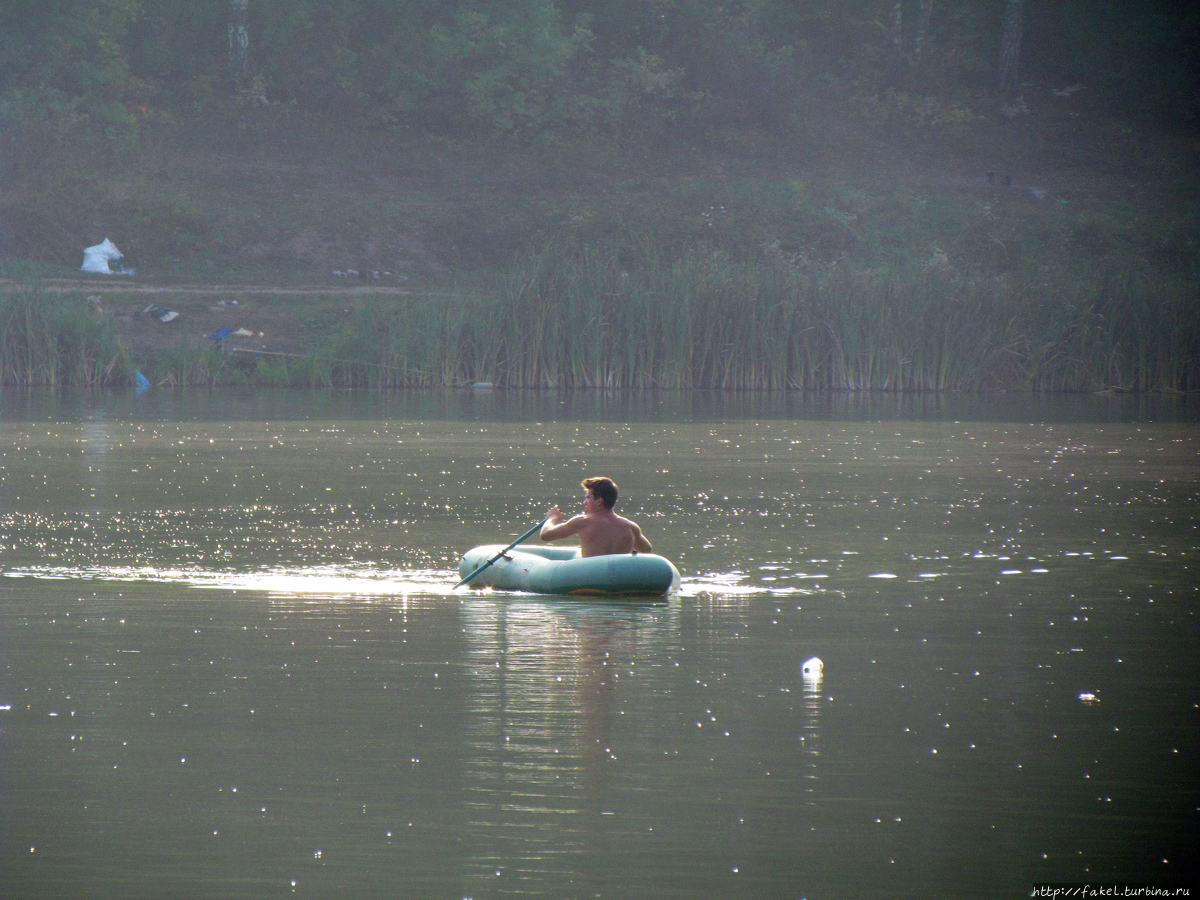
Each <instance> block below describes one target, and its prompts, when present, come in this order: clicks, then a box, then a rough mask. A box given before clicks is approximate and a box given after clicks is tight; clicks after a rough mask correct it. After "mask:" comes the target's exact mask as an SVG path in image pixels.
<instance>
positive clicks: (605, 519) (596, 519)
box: [542, 477, 651, 556]
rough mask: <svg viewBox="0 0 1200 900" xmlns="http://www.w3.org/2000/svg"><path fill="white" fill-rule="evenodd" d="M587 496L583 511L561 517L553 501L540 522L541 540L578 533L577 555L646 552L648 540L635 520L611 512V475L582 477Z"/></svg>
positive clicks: (613, 489) (614, 492)
mask: <svg viewBox="0 0 1200 900" xmlns="http://www.w3.org/2000/svg"><path fill="white" fill-rule="evenodd" d="M583 487H584V488H586V489H587V497H585V498H584V501H583V515H581V516H573V517H572V518H570V519H568V520H567V521H565V522H564V521H562V518H563V511H562V510H561V509H559V508H558V506H557V505H555V506H552V507H550V510H549V512H547V513H546V524H545V525H543V526H542V540H543V541H557V540H559V539H561V538H565V537H570V536H571V535H573V534H577V535H579V555H580V556H607V555H609V554H612V553H632V552H634V551H635V550H640V551H641V552H642V553H649V552H650V549H651V548H650V542H649V541H648V540H646V538H645V536H644V535H643V534H642V529H640V528H638V526H637V523H636V522H631V521H630V520H629V519H626V518H625V517H624V516H618V515H617V514H616V513H615V512H613V507H614V506H615V505H616V503H617V485H616V483H615V482H614V481H613V480H612V479H611V478H602V477H601V478H585V479H583Z"/></svg>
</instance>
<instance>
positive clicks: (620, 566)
mask: <svg viewBox="0 0 1200 900" xmlns="http://www.w3.org/2000/svg"><path fill="white" fill-rule="evenodd" d="M503 549H504V545H503V544H487V545H484V546H482V547H475V548H474V549H472V550H468V551H467V552H466V553H465V554H463V558H462V562H460V563H459V565H458V571H459V574H460V575H462V577H463V578H466V577H467V576H468V575H470V574H471V573H472V572H474V571H475V570H476V569H478V568H479V567H480V566H482V565H483V564H484V563H486V562H487V561H488V560H489V559H491V558H492V557H493V556H495V555H496V554H497V553H499V552H500V551H501V550H503ZM470 585H471V587H491V588H496V589H498V590H502V591H529V592H530V593H534V594H665V593H667V592H668V591H670V590H672V589H674V588H677V587H678V586H679V571H678V570H677V569H676V568H675V566H674V565H673V564H672V563H671V561H670V560H667V559H664V558H663V557H661V556H658V555H656V554H654V553H621V554H613V555H610V556H588V557H581V556H580V555H579V548H578V547H514V548H513V549H511V550H509V551H508V552H507V553H505V554H504V555H503V556H501V557H500V558H499V559H497V560H496V561H495V562H494V563H492V564H491V565H490V566H488V567H487V568H486V569H484V570H483V571H482V572H480V573H479V574H478V575H476V576H475V577H474V578H472V579H471V581H470Z"/></svg>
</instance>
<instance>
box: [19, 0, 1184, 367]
mask: <svg viewBox="0 0 1200 900" xmlns="http://www.w3.org/2000/svg"><path fill="white" fill-rule="evenodd" d="M1198 166H1200V6H1197V5H1195V4H1188V3H1179V2H1172V0H1143V2H1134V0H1126V2H1118V0H1054V2H1051V0H957V2H954V3H950V2H938V0H840V2H837V3H827V2H816V0H730V2H711V0H589V2H583V0H488V2H475V0H338V2H333V0H155V2H153V3H151V2H148V0H90V2H85V0H4V2H3V3H0V277H7V279H8V282H7V284H8V286H7V287H3V286H0V332H2V334H3V342H0V382H3V383H36V382H56V383H59V382H65V381H83V382H88V383H101V382H105V381H120V380H122V379H125V380H128V379H130V378H131V377H132V373H133V367H134V365H135V364H136V365H140V366H141V367H142V368H144V369H147V370H148V371H149V372H150V373H151V375H153V376H156V377H161V378H162V379H165V380H166V381H167V382H169V383H186V382H196V381H199V382H206V381H207V382H216V381H222V380H237V379H239V378H245V377H250V378H257V379H259V380H267V381H275V382H285V381H286V382H290V383H312V384H370V385H377V386H403V385H426V384H444V383H462V382H470V381H476V380H478V381H490V382H496V383H500V384H509V385H514V386H550V385H553V386H609V387H636V388H648V387H718V388H742V389H886V390H947V389H989V388H1009V389H1026V390H1101V389H1108V390H1164V391H1191V390H1196V389H1200V324H1197V323H1198V322H1200V293H1198V284H1200V277H1198V276H1200V273H1198V269H1200V267H1198V265H1197V259H1200V228H1198V225H1197V221H1198V219H1197V213H1196V211H1195V210H1196V201H1197V199H1198V198H1197V196H1196V195H1197V169H1198ZM106 236H111V237H113V238H114V239H115V240H117V241H118V243H119V244H120V245H121V248H122V250H123V251H124V252H125V253H126V258H127V259H128V260H129V261H131V263H136V264H137V266H138V268H139V270H140V272H141V275H140V277H142V278H147V277H153V278H158V279H159V280H160V282H162V283H164V284H166V283H169V282H171V281H172V279H174V281H176V282H178V281H180V280H189V281H197V280H200V281H206V280H207V281H216V280H223V281H229V280H230V279H234V280H237V279H241V280H242V281H256V282H261V281H262V280H263V279H275V280H276V281H277V282H279V283H285V282H286V283H291V282H289V281H288V279H289V278H293V281H294V277H307V278H309V280H310V281H311V279H313V278H318V279H319V278H326V279H328V277H329V274H330V272H331V271H332V270H337V271H339V272H340V271H342V270H344V269H345V270H351V271H356V272H357V271H359V270H363V271H376V272H377V273H378V272H380V271H382V272H386V273H387V275H388V276H393V275H398V273H400V272H403V273H404V274H403V276H402V277H403V278H404V280H405V282H406V285H407V288H408V289H407V290H406V292H405V293H404V295H403V296H402V297H400V298H398V299H397V298H393V299H387V300H385V299H380V298H376V299H375V300H372V301H371V302H356V303H355V304H353V305H352V307H351V305H347V304H346V303H345V302H343V300H341V299H337V300H331V301H330V303H329V307H330V308H329V309H325V308H321V309H316V308H309V307H304V308H303V309H301V308H300V305H299V304H300V301H299V300H298V299H296V298H292V301H288V300H287V299H286V298H283V299H280V300H278V301H277V302H276V308H275V313H276V319H275V321H276V324H279V323H281V322H282V321H283V320H284V318H287V317H290V319H291V322H292V324H291V330H292V332H293V335H292V336H293V337H294V338H295V340H294V341H293V342H292V343H291V344H288V345H286V346H285V345H283V344H276V345H275V347H276V348H277V349H279V348H281V347H282V348H283V350H286V351H287V352H286V353H284V352H282V350H281V352H280V354H279V356H278V358H277V359H278V366H276V367H274V368H272V367H271V366H264V364H263V363H262V361H261V360H260V361H259V364H258V368H257V370H256V371H255V372H251V373H250V374H249V375H247V374H246V373H245V372H239V371H237V370H235V368H234V367H232V366H231V365H230V364H229V361H228V359H227V357H226V356H222V355H215V354H213V353H212V352H211V351H212V347H210V346H208V345H205V344H204V343H203V342H200V343H198V344H196V346H195V347H191V346H190V345H189V344H188V339H187V338H186V337H183V338H181V339H180V346H178V347H173V348H170V350H169V352H167V351H165V350H164V349H163V347H162V346H161V341H160V342H159V345H153V344H152V343H151V344H147V345H146V347H144V348H142V349H141V350H139V348H138V347H137V346H135V345H134V344H133V343H131V339H130V336H129V335H128V334H123V333H122V332H121V330H120V328H119V327H117V326H116V325H114V320H112V319H111V318H110V319H108V320H104V319H97V318H96V317H94V316H92V317H89V316H88V315H86V313H85V311H83V310H81V308H80V307H79V306H78V303H77V302H76V300H73V299H72V298H71V297H70V295H69V294H63V293H62V292H61V291H50V292H47V291H46V290H45V286H44V285H43V284H42V279H44V277H45V276H47V275H51V276H53V275H58V274H63V273H64V272H67V271H74V270H76V269H77V268H78V258H79V251H80V250H81V249H82V247H84V246H87V245H88V244H91V243H95V242H99V241H100V240H101V239H102V238H104V237H106ZM297 272H299V273H300V274H299V275H294V273H297ZM289 273H290V274H289ZM304 273H307V275H305V274H304ZM293 276H294V277H293ZM308 287H309V288H311V287H312V285H311V284H309V285H308ZM281 296H282V295H281ZM298 296H299V295H297V297H298ZM450 297H453V298H455V299H454V300H453V301H450V302H449V305H448V301H447V298H450ZM118 299H119V298H118ZM129 302H130V303H131V304H132V303H133V300H130V301H129ZM180 302H182V301H180ZM72 303H76V305H75V306H72V305H71V304H72ZM112 305H113V304H112V303H110V304H109V307H110V308H111V307H112ZM333 307H336V310H334V309H333ZM335 313H336V314H335ZM343 313H344V315H343ZM339 316H341V317H340V318H339ZM482 322H486V323H491V324H489V325H486V326H482V325H481V324H480V323H482ZM306 329H307V332H306V334H301V332H305V330H306ZM143 330H145V329H143ZM67 332H70V333H71V334H73V335H74V337H71V338H70V340H66V339H60V338H61V336H62V335H63V334H66V333H67ZM185 334H186V332H185ZM56 336H58V337H56ZM193 337H195V335H193ZM51 346H53V347H55V348H56V349H54V350H53V351H50V350H46V349H45V348H47V347H51ZM64 347H65V348H66V349H63V348H64ZM84 347H90V348H91V349H87V350H83V349H79V348H84ZM38 348H43V349H38ZM139 353H140V354H141V356H140V357H139Z"/></svg>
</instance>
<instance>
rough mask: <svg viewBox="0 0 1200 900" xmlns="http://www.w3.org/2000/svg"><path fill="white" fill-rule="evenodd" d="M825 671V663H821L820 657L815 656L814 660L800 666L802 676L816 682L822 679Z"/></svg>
mask: <svg viewBox="0 0 1200 900" xmlns="http://www.w3.org/2000/svg"><path fill="white" fill-rule="evenodd" d="M824 671H825V663H823V662H821V658H820V657H819V656H814V657H813V658H812V659H806V660H805V661H804V662H803V663H801V664H800V675H801V676H802V677H804V678H806V679H811V680H816V679H818V678H820V677H821V675H822V674H823V673H824Z"/></svg>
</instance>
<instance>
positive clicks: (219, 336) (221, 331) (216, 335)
mask: <svg viewBox="0 0 1200 900" xmlns="http://www.w3.org/2000/svg"><path fill="white" fill-rule="evenodd" d="M231 333H232V329H230V327H229V326H228V325H222V326H221V327H220V328H218V329H217V330H216V331H214V332H213V333H212V334H210V335H209V336H208V339H209V340H210V341H223V340H225V338H227V337H229V335H230V334H231Z"/></svg>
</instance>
